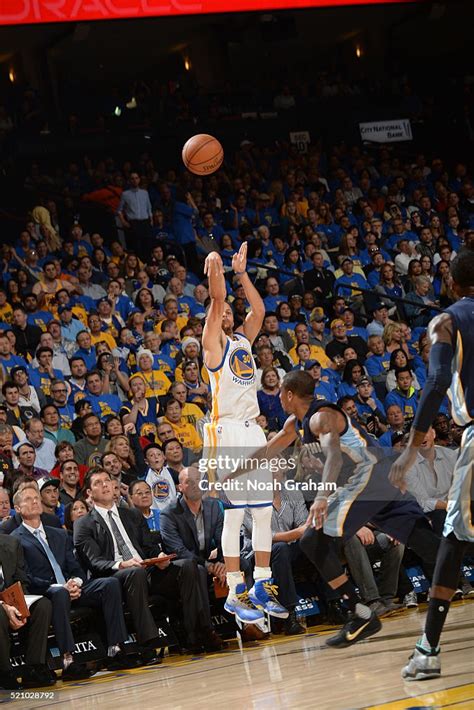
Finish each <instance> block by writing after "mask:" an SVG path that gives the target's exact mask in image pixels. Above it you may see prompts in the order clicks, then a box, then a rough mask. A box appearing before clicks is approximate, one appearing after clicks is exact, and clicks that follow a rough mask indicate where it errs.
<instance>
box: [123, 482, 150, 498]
mask: <svg viewBox="0 0 474 710" xmlns="http://www.w3.org/2000/svg"><path fill="white" fill-rule="evenodd" d="M139 483H144V484H145V485H146V486H148V488H149V489H150V491H151V486H150V484H149V483H147V482H146V481H145V480H144V479H143V478H136V479H135V480H134V481H132V482H131V483H130V485H129V486H128V492H129V494H130V495H133V491H134V490H135V488H136V487H137V485H138V484H139Z"/></svg>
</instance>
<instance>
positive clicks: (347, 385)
mask: <svg viewBox="0 0 474 710" xmlns="http://www.w3.org/2000/svg"><path fill="white" fill-rule="evenodd" d="M364 374H365V373H364V368H363V366H362V365H361V364H360V362H359V361H358V360H349V361H348V362H346V366H345V367H344V374H343V375H342V382H341V384H340V385H339V387H338V388H337V396H338V398H339V399H340V398H341V397H345V396H346V395H349V396H351V397H355V395H356V394H357V383H358V382H359V380H360V378H361V377H362V376H363V375H364Z"/></svg>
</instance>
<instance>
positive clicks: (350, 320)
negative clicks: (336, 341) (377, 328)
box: [342, 307, 367, 340]
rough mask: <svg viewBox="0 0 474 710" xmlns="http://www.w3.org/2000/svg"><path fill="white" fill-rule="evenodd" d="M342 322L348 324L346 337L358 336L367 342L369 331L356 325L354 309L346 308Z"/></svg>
mask: <svg viewBox="0 0 474 710" xmlns="http://www.w3.org/2000/svg"><path fill="white" fill-rule="evenodd" d="M342 320H343V321H344V323H345V324H346V335H358V336H360V337H361V338H364V340H367V331H366V329H365V328H362V327H361V326H357V325H354V321H355V313H354V311H353V310H352V308H349V307H347V308H345V309H344V310H343V312H342Z"/></svg>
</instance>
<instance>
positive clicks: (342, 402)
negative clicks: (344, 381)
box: [337, 394, 354, 409]
mask: <svg viewBox="0 0 474 710" xmlns="http://www.w3.org/2000/svg"><path fill="white" fill-rule="evenodd" d="M348 402H354V397H351V395H350V394H345V395H344V397H341V398H340V399H338V400H337V406H338V407H341V409H342V407H343V406H344V405H345V404H347V403H348Z"/></svg>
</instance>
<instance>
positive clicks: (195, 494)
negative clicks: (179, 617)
mask: <svg viewBox="0 0 474 710" xmlns="http://www.w3.org/2000/svg"><path fill="white" fill-rule="evenodd" d="M200 478H201V475H200V473H199V471H198V469H197V468H193V467H191V466H190V467H189V468H183V470H182V471H181V473H180V474H179V486H178V490H179V491H180V493H181V496H180V497H179V498H178V500H177V501H176V502H175V503H172V504H171V505H169V506H167V507H166V508H165V509H164V510H162V511H161V514H160V532H161V538H162V540H163V548H164V549H165V551H166V552H176V554H177V555H178V559H190V560H195V561H196V562H197V564H198V565H199V571H200V573H201V578H202V581H203V582H204V585H205V588H206V590H207V575H208V574H209V575H213V576H214V577H217V578H218V579H220V580H221V582H222V583H223V584H225V579H226V577H225V575H226V569H225V564H224V557H223V555H222V548H221V538H222V526H223V524H224V513H223V512H222V509H221V505H220V503H219V501H218V500H217V499H216V498H205V499H204V500H203V497H202V494H203V491H202V490H201V488H200V487H199V481H200Z"/></svg>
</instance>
